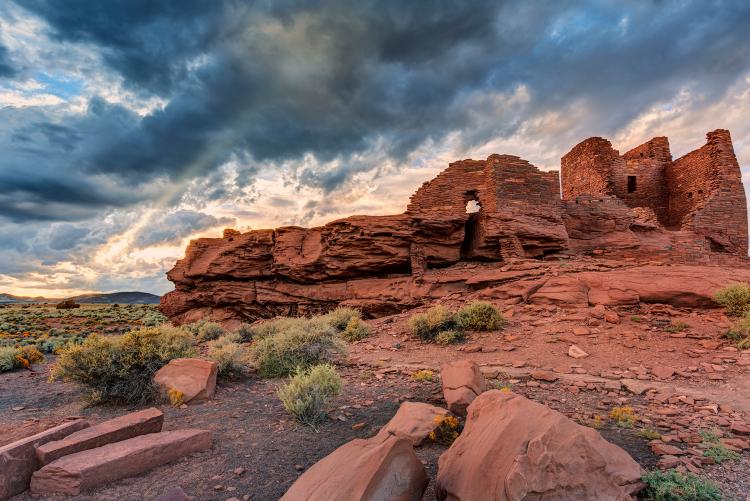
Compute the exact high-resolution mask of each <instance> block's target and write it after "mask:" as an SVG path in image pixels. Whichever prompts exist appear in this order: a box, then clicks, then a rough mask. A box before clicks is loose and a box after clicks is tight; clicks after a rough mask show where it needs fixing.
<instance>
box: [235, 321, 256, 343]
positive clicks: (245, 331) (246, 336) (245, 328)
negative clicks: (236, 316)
mask: <svg viewBox="0 0 750 501" xmlns="http://www.w3.org/2000/svg"><path fill="white" fill-rule="evenodd" d="M234 332H235V333H236V334H237V335H238V336H239V338H240V341H241V342H243V343H249V342H250V341H252V340H253V327H252V326H251V325H250V324H242V325H240V326H239V327H237V330H236V331H234Z"/></svg>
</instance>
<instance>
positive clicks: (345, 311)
mask: <svg viewBox="0 0 750 501" xmlns="http://www.w3.org/2000/svg"><path fill="white" fill-rule="evenodd" d="M323 319H324V320H325V321H326V322H328V323H329V324H330V325H331V327H333V328H334V329H336V330H337V331H339V332H344V331H345V330H346V328H347V326H348V325H349V324H350V323H351V322H352V321H353V320H355V319H356V320H362V312H361V311H359V310H356V309H354V308H349V307H346V306H339V307H338V308H336V309H335V310H333V311H331V312H329V313H326V314H325V315H323Z"/></svg>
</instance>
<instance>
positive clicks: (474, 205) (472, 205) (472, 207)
mask: <svg viewBox="0 0 750 501" xmlns="http://www.w3.org/2000/svg"><path fill="white" fill-rule="evenodd" d="M481 208H482V206H481V205H479V200H469V201H468V202H466V213H467V214H475V213H477V212H479V209H481Z"/></svg>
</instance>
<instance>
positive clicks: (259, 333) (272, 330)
mask: <svg viewBox="0 0 750 501" xmlns="http://www.w3.org/2000/svg"><path fill="white" fill-rule="evenodd" d="M307 322H309V319H307V318H295V317H283V318H277V319H275V320H269V321H268V322H263V323H261V324H259V325H255V326H252V327H250V328H249V329H250V337H251V338H252V339H254V340H260V339H265V338H267V337H271V336H275V335H276V334H278V333H280V332H286V331H288V330H290V329H296V328H300V327H301V326H303V325H304V324H306V323H307Z"/></svg>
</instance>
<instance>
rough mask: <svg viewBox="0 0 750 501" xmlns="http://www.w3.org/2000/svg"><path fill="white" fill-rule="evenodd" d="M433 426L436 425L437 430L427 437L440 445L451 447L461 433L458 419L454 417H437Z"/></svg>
mask: <svg viewBox="0 0 750 501" xmlns="http://www.w3.org/2000/svg"><path fill="white" fill-rule="evenodd" d="M433 424H434V425H435V429H434V430H433V431H431V432H430V433H429V435H427V436H428V438H429V439H430V440H431V441H433V442H435V443H438V444H442V445H447V446H449V447H450V445H451V444H452V443H453V442H455V441H456V439H457V438H458V435H459V434H460V433H461V430H460V429H459V422H458V419H457V418H455V417H453V416H439V415H438V416H435V419H434V420H433Z"/></svg>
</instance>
